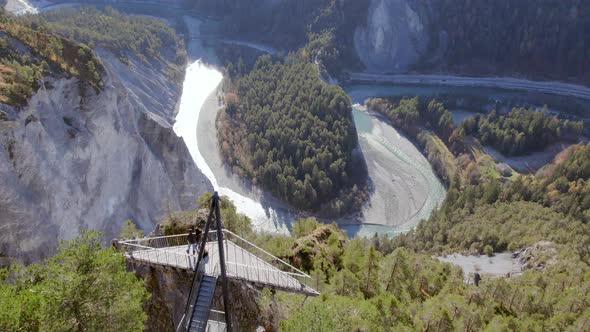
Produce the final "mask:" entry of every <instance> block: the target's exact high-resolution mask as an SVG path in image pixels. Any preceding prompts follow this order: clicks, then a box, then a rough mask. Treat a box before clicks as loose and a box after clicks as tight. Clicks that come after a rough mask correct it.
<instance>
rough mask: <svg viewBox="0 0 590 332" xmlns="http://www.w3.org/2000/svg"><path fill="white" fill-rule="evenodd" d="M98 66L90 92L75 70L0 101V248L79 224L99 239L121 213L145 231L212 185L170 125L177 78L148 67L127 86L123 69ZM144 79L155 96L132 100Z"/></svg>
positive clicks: (13, 250)
mask: <svg viewBox="0 0 590 332" xmlns="http://www.w3.org/2000/svg"><path fill="white" fill-rule="evenodd" d="M109 61H110V60H109ZM114 61H117V60H114ZM105 65H106V67H107V74H106V75H105V77H104V78H105V81H106V84H105V88H104V89H103V90H102V91H100V92H99V93H98V94H97V93H96V92H95V91H94V89H92V88H89V87H86V88H84V85H83V84H81V83H80V82H78V80H77V79H76V78H70V79H65V78H63V79H47V80H46V83H45V84H44V85H45V87H42V88H41V89H39V91H37V93H35V94H34V96H33V97H32V98H31V99H30V102H29V105H28V106H26V107H24V108H23V109H21V110H18V111H17V110H16V109H14V108H12V107H9V106H6V105H0V110H2V111H4V113H5V115H4V118H5V119H6V121H2V120H0V142H1V145H2V146H1V147H0V257H1V256H2V255H3V256H7V257H12V258H17V259H19V260H22V261H25V262H27V261H31V260H36V259H38V258H40V257H44V256H47V255H48V254H51V253H52V252H53V250H54V248H55V246H56V244H57V243H58V240H60V239H70V238H72V237H75V236H76V235H77V234H78V232H79V231H80V229H81V228H82V227H87V228H90V229H94V230H98V231H101V232H104V234H105V243H107V242H108V241H109V240H110V239H111V238H113V237H114V236H116V235H117V234H118V232H119V229H120V226H121V224H122V222H123V221H125V220H126V219H132V220H133V221H135V222H136V223H137V224H138V225H139V226H140V227H141V228H143V229H145V230H151V229H152V227H153V224H154V223H155V221H156V219H157V218H158V217H159V216H161V215H163V214H165V213H167V212H168V211H177V210H183V209H189V208H194V207H195V205H196V202H195V198H196V197H198V196H199V195H200V194H202V193H203V192H204V191H206V190H211V188H210V187H211V185H210V183H209V182H208V180H207V179H206V178H205V177H204V176H203V175H202V174H201V173H200V172H199V170H198V169H197V168H196V166H195V165H194V163H193V161H192V159H191V157H190V155H189V152H188V150H187V148H186V146H185V145H184V142H183V141H182V139H180V138H178V137H177V136H176V135H175V133H174V132H173V130H172V123H170V121H171V120H169V119H172V118H174V115H175V112H176V107H177V105H176V103H177V102H178V100H179V95H180V91H176V90H180V87H179V86H176V88H175V87H174V85H162V84H161V82H162V81H165V79H164V78H163V77H158V76H157V72H156V71H154V72H153V73H152V74H153V75H156V76H152V77H153V79H154V81H152V82H145V84H143V83H142V84H136V85H135V86H134V88H133V89H130V88H127V87H126V86H125V85H124V84H123V83H122V82H124V81H129V80H131V79H133V77H125V78H123V79H121V78H120V77H122V75H131V76H133V75H134V73H133V72H132V71H129V72H127V73H121V76H120V74H119V72H121V69H120V68H116V69H115V66H111V65H108V63H107V64H105ZM117 66H118V65H117ZM129 68H133V67H132V66H130V67H129ZM117 70H118V71H117ZM160 76H162V75H161V74H160ZM136 78H137V79H141V80H147V79H148V78H147V77H145V76H144V77H136ZM148 86H152V87H157V88H153V89H154V91H156V90H159V92H160V93H161V94H163V95H166V96H167V98H164V102H162V103H159V104H155V103H154V100H149V102H146V103H141V102H140V101H141V100H142V98H141V93H142V91H141V90H143V89H146V87H148ZM144 93H145V91H144ZM146 94H149V95H152V96H153V95H154V93H153V92H150V91H148V92H147V93H146ZM138 96H140V97H138ZM156 96H157V95H156ZM155 99H157V98H155Z"/></svg>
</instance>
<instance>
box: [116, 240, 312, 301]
mask: <svg viewBox="0 0 590 332" xmlns="http://www.w3.org/2000/svg"><path fill="white" fill-rule="evenodd" d="M222 231H223V236H224V241H223V244H224V252H225V261H226V268H227V274H228V276H229V277H232V278H235V279H242V280H245V281H249V282H254V283H259V284H261V285H267V286H269V287H275V288H279V289H280V288H282V289H285V290H299V291H302V292H305V293H308V294H310V295H313V294H318V293H317V292H316V291H314V290H313V289H312V288H311V287H310V284H311V277H310V276H309V275H307V274H306V273H305V272H303V271H301V270H299V269H297V268H295V267H294V266H292V265H291V264H289V263H287V262H286V261H284V260H282V259H280V258H278V257H276V256H274V255H272V254H271V253H269V252H268V251H266V250H264V249H262V248H260V247H258V246H257V245H255V244H254V243H252V242H250V241H248V240H246V239H244V238H242V237H240V236H239V235H237V234H235V233H233V232H231V231H229V230H226V229H223V230H222ZM187 235H188V234H178V235H170V236H159V237H154V238H141V239H131V240H121V241H117V247H118V248H119V250H121V251H123V252H124V253H125V254H126V255H127V256H128V257H130V258H132V259H135V260H138V261H145V262H148V263H155V264H160V265H167V266H173V267H181V268H189V269H193V270H194V269H196V266H195V265H196V261H197V257H196V256H194V255H189V254H187V253H186V249H185V248H188V242H187ZM206 249H207V251H208V253H209V257H210V258H211V259H213V260H215V263H216V264H209V263H208V262H204V264H203V265H202V266H201V268H202V269H203V272H204V273H206V274H208V275H214V276H218V275H219V274H220V267H219V265H218V264H219V259H218V258H219V248H218V243H217V233H216V232H213V231H212V232H209V234H208V236H207V245H206Z"/></svg>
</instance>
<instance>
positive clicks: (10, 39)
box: [0, 8, 103, 106]
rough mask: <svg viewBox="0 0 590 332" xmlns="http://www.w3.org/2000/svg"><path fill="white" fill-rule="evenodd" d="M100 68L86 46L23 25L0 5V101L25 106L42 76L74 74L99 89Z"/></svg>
mask: <svg viewBox="0 0 590 332" xmlns="http://www.w3.org/2000/svg"><path fill="white" fill-rule="evenodd" d="M102 71H103V69H102V66H101V64H100V62H99V61H98V59H96V58H95V57H94V55H93V54H92V51H91V50H90V49H89V48H88V47H86V46H84V45H80V44H78V43H75V42H72V41H70V40H67V39H64V38H62V37H59V36H57V35H54V34H51V33H48V32H47V31H46V30H45V29H43V28H42V27H39V26H34V27H33V26H30V25H27V24H23V23H22V21H21V20H20V19H17V18H15V17H13V16H11V15H9V14H8V13H6V12H5V11H4V9H3V8H0V73H1V75H0V103H7V104H11V105H15V106H22V105H25V104H26V103H27V101H28V99H29V97H30V96H31V95H32V94H33V92H35V91H36V90H37V89H38V88H39V87H40V83H39V81H40V79H41V78H42V77H43V76H44V75H64V74H67V75H74V76H78V77H80V78H81V80H82V81H83V82H86V83H88V84H89V85H90V86H93V87H94V88H100V87H102V85H103V82H102V77H101V73H102Z"/></svg>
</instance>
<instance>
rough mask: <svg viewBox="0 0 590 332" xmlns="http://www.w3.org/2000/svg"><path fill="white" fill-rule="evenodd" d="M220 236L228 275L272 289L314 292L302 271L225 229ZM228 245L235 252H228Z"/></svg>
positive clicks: (308, 277)
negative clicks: (222, 239)
mask: <svg viewBox="0 0 590 332" xmlns="http://www.w3.org/2000/svg"><path fill="white" fill-rule="evenodd" d="M223 234H224V240H225V241H224V245H225V246H226V250H225V253H226V265H227V271H228V274H230V275H232V276H233V277H235V278H240V279H245V280H249V281H252V282H258V283H261V284H267V285H272V286H274V287H279V288H285V289H297V288H299V289H301V291H306V292H311V293H314V292H315V291H314V290H313V289H312V288H311V287H310V285H311V277H310V276H309V275H307V274H306V273H305V272H303V271H301V270H299V269H297V268H296V267H294V266H292V265H291V264H289V263H287V262H285V261H284V260H282V259H280V258H278V257H276V256H274V255H273V254H271V253H269V252H268V251H266V250H264V249H262V248H260V247H258V246H257V245H255V244H254V243H252V242H250V241H248V240H246V239H244V238H242V237H240V236H239V235H237V234H235V233H233V232H231V231H229V230H227V229H224V230H223ZM230 245H233V247H234V248H233V249H234V250H229V246H230ZM260 261H262V263H261V262H260ZM316 293H317V292H316Z"/></svg>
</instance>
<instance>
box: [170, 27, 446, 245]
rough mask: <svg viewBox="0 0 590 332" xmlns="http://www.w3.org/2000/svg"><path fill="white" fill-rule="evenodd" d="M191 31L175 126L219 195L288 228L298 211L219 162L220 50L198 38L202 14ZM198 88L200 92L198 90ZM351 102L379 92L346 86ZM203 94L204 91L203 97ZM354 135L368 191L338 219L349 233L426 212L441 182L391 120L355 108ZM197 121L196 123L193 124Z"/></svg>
mask: <svg viewBox="0 0 590 332" xmlns="http://www.w3.org/2000/svg"><path fill="white" fill-rule="evenodd" d="M184 19H185V22H186V23H187V27H188V28H189V31H190V37H191V38H190V41H189V44H188V50H189V57H190V58H191V63H190V65H189V67H188V69H187V74H186V79H185V80H186V81H185V85H184V91H183V96H182V99H181V105H180V109H179V113H178V116H177V118H176V122H177V124H176V125H175V130H176V132H177V134H178V135H179V136H182V137H183V139H184V140H185V142H186V144H187V146H189V150H190V151H191V154H192V156H193V158H194V160H195V163H196V164H197V166H198V167H199V168H200V169H201V170H202V171H203V173H204V174H205V175H206V176H207V177H208V178H209V180H210V181H211V183H212V184H213V186H214V187H215V188H217V190H218V191H219V193H220V194H221V195H226V196H227V197H229V199H230V200H232V201H234V203H235V204H236V206H237V209H238V211H239V212H241V213H244V214H246V215H247V216H249V217H250V218H251V219H252V222H253V225H254V227H255V229H257V230H262V231H268V232H280V233H286V232H288V231H289V229H290V228H291V224H292V222H293V221H294V220H296V218H297V217H298V216H299V215H301V213H300V212H299V211H297V210H295V209H293V208H291V207H290V206H288V205H286V204H285V203H283V202H281V201H279V200H277V199H275V198H274V197H273V196H272V195H270V194H268V193H266V192H264V191H263V190H261V189H260V188H257V187H255V186H252V185H251V184H250V183H249V182H248V181H246V180H244V179H240V178H238V177H237V176H236V175H234V174H232V172H231V170H229V169H228V168H227V167H226V166H225V165H224V163H223V160H222V158H221V155H220V153H219V147H218V143H217V137H216V135H217V134H216V128H215V119H216V116H217V114H218V112H219V110H220V109H221V106H220V105H219V99H218V94H219V92H218V87H219V83H220V81H221V73H220V72H219V71H218V70H217V69H216V65H217V58H216V57H215V54H213V52H212V51H211V50H210V49H207V48H205V47H203V46H202V45H201V41H200V39H199V38H198V34H199V26H200V25H201V24H202V22H201V21H200V20H199V19H196V18H192V17H185V18H184ZM233 42H234V43H235V44H236V45H241V46H243V47H250V48H256V49H258V50H263V51H268V52H271V50H272V49H271V48H268V47H267V46H265V45H259V44H256V43H252V42H245V41H237V42H236V41H233ZM197 91H198V92H197ZM346 91H347V93H348V94H349V95H350V96H351V98H352V100H353V102H354V103H362V102H363V101H364V99H366V98H367V97H370V96H377V95H380V94H379V93H378V91H377V92H375V93H371V92H367V91H365V90H364V89H362V88H361V89H356V88H355V87H350V88H347V89H346ZM205 95H208V96H207V97H205V98H204V96H205ZM352 113H353V117H354V122H355V125H356V127H357V132H358V135H359V142H360V146H359V148H360V150H361V152H362V154H363V155H364V157H365V160H366V162H367V166H368V171H369V177H370V189H371V195H370V200H369V202H368V203H367V204H366V205H365V206H364V207H363V210H362V212H361V213H359V214H355V215H352V216H347V217H344V218H341V219H339V220H337V222H338V223H339V224H340V226H341V227H342V228H343V229H345V230H347V232H348V234H349V235H364V236H370V235H372V234H374V233H375V232H377V233H382V234H383V233H386V234H390V235H393V234H395V233H398V232H401V231H407V230H409V229H411V228H412V227H413V226H414V225H416V223H417V222H419V221H420V220H421V219H423V218H427V217H428V216H429V214H430V212H431V211H432V210H433V209H434V208H435V207H436V206H437V205H438V204H440V203H441V202H442V200H443V199H444V196H445V189H444V187H443V186H442V184H441V182H440V181H439V180H438V178H437V177H436V176H435V174H434V172H433V170H432V168H431V167H430V165H429V163H428V161H427V160H426V159H425V158H424V156H423V155H422V154H421V153H420V151H419V150H418V149H417V148H416V147H415V146H414V145H413V144H412V143H411V142H410V141H409V140H408V139H406V138H405V137H404V136H403V135H400V134H399V133H398V132H397V131H396V130H395V129H394V128H393V127H391V126H390V125H388V124H387V123H385V122H384V121H383V120H381V119H380V118H379V117H376V116H373V115H371V114H369V113H367V112H365V111H364V110H362V107H358V106H355V107H354V108H353V109H352ZM195 127H196V131H195Z"/></svg>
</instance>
